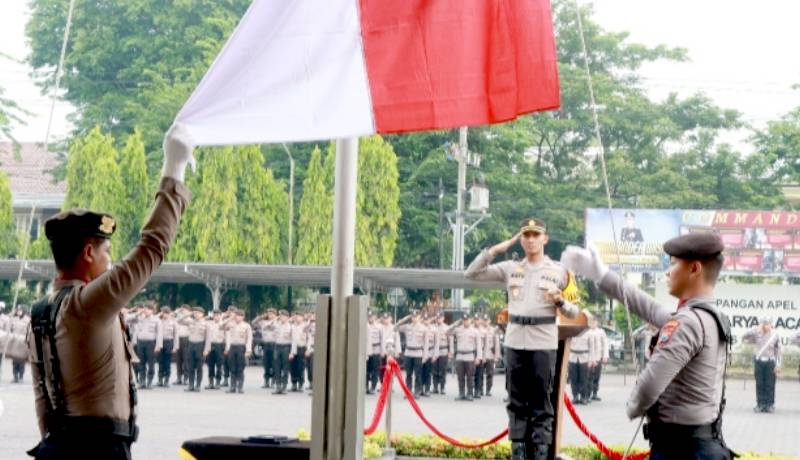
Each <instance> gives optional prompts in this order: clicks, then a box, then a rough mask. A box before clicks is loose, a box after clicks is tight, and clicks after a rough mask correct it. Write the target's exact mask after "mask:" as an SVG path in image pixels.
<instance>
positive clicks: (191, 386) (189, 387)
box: [183, 379, 194, 391]
mask: <svg viewBox="0 0 800 460" xmlns="http://www.w3.org/2000/svg"><path fill="white" fill-rule="evenodd" d="M187 382H188V383H187V385H189V386H188V387H187V388H186V389H185V390H183V391H194V380H193V379H189V380H188V381H187Z"/></svg>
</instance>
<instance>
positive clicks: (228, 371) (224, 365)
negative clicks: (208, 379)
mask: <svg viewBox="0 0 800 460" xmlns="http://www.w3.org/2000/svg"><path fill="white" fill-rule="evenodd" d="M222 351H223V353H224V352H225V345H224V344H223V346H222ZM220 361H222V371H223V372H221V373H224V374H225V380H226V381H227V380H228V379H229V378H230V376H231V366H230V362H229V361H228V360H227V359H225V358H224V356H223V358H222V359H221V360H220ZM217 380H219V374H217Z"/></svg>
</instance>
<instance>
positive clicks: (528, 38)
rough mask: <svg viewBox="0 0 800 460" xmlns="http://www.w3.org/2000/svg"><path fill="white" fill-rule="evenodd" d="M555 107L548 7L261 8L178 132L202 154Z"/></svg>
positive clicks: (274, 1)
mask: <svg viewBox="0 0 800 460" xmlns="http://www.w3.org/2000/svg"><path fill="white" fill-rule="evenodd" d="M558 106H559V86H558V71H557V63H556V51H555V44H554V38H553V26H552V20H551V14H550V1H549V0H254V1H253V3H252V5H251V6H250V8H249V10H248V11H247V13H246V14H245V16H244V17H243V18H242V20H241V22H240V23H239V25H238V27H237V28H236V30H235V31H234V32H233V34H232V35H231V37H230V39H229V40H228V43H227V44H226V45H225V47H224V48H223V50H222V52H220V54H219V56H217V59H216V61H215V62H214V63H213V65H212V66H211V68H210V69H209V70H208V72H207V73H206V75H205V77H204V78H203V80H202V81H201V83H200V85H199V86H198V87H197V88H196V89H195V92H194V94H192V96H191V98H190V99H189V100H188V102H187V103H186V105H185V106H184V107H183V109H181V111H180V113H179V114H178V116H177V118H176V122H179V123H183V124H184V125H185V126H186V128H187V129H188V131H189V135H190V136H191V137H192V138H193V140H194V142H195V143H196V144H197V145H223V144H224V145H231V144H255V143H269V142H284V141H307V140H322V139H336V138H344V137H354V136H361V135H368V134H373V133H396V132H403V131H418V130H428V129H440V128H452V127H456V126H464V125H479V124H488V123H495V122H501V121H506V120H511V119H513V118H515V117H517V116H518V115H520V114H524V113H528V112H534V111H539V110H547V109H553V108H557V107H558Z"/></svg>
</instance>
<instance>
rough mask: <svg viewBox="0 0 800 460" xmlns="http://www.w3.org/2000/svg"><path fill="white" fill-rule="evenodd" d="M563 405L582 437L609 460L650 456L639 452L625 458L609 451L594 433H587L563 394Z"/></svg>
mask: <svg viewBox="0 0 800 460" xmlns="http://www.w3.org/2000/svg"><path fill="white" fill-rule="evenodd" d="M564 405H565V406H567V411H568V412H569V415H570V416H571V417H572V421H573V422H575V425H577V427H578V429H579V430H581V432H582V433H583V434H584V435H586V437H587V438H589V440H590V441H592V443H594V445H595V446H597V449H599V450H600V452H602V453H603V455H605V456H606V457H608V458H610V459H611V460H623V459H624V460H644V459H646V458H647V457H649V456H650V452H640V453H638V454H633V455H628V456H627V457H625V456H624V454H623V453H621V452H617V451H615V450H611V448H610V447H608V446H606V445H605V444H603V442H602V441H600V440H599V439H598V438H597V436H595V435H594V433H592V432H591V431H589V429H588V428H587V427H586V425H584V424H583V421H582V420H581V418H580V417H579V416H578V412H577V411H576V410H575V406H573V405H572V401H571V400H570V399H569V396H567V395H566V394H564Z"/></svg>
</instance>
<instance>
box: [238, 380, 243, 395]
mask: <svg viewBox="0 0 800 460" xmlns="http://www.w3.org/2000/svg"><path fill="white" fill-rule="evenodd" d="M243 387H244V379H239V387H238V389H237V391H238V392H239V393H240V394H241V393H244V388H243Z"/></svg>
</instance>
